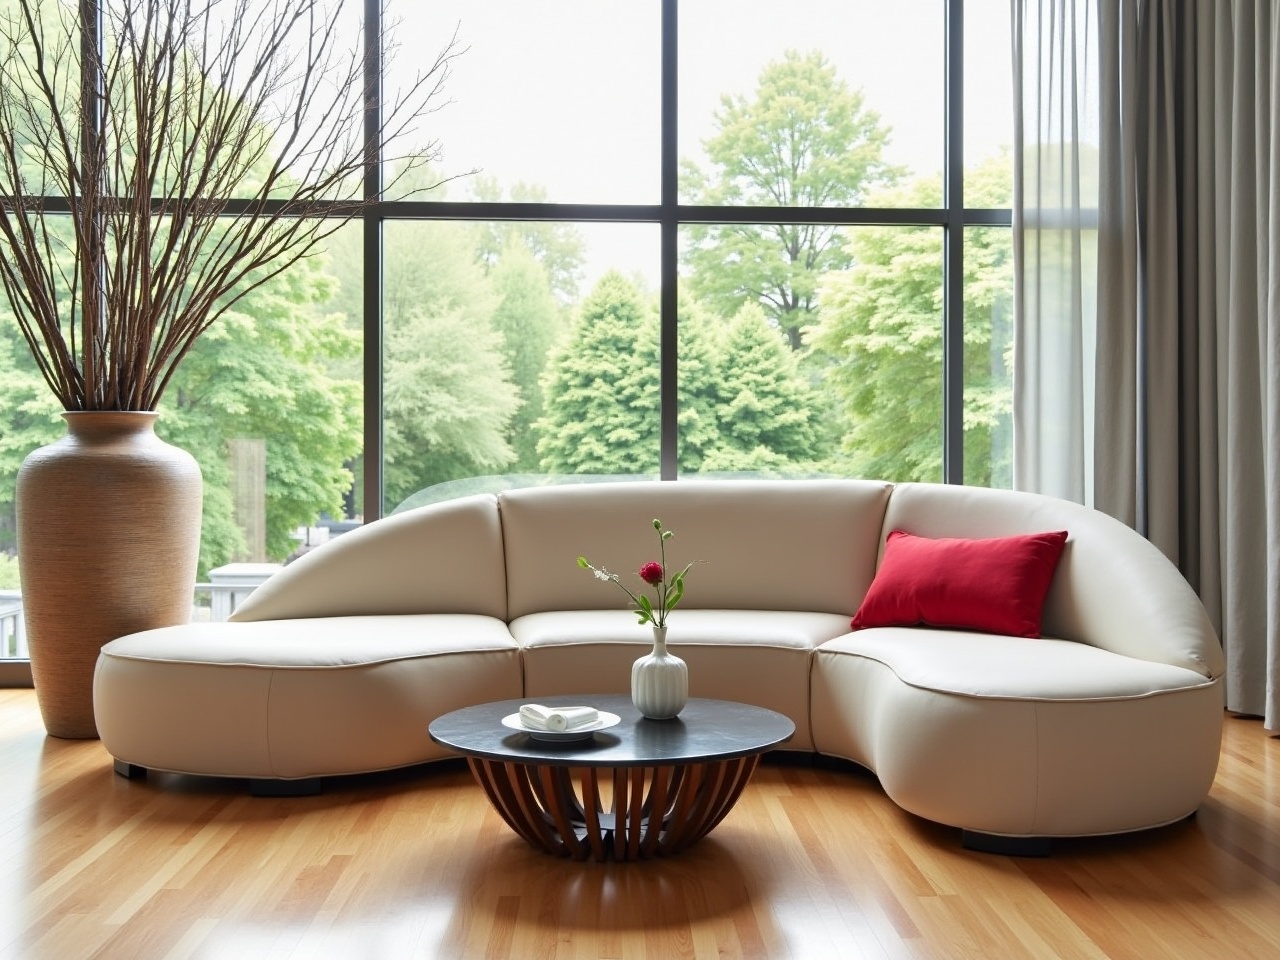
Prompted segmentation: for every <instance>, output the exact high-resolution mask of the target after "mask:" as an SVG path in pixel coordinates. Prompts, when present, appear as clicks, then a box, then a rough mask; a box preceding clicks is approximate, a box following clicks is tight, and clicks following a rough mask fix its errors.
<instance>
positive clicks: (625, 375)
mask: <svg viewBox="0 0 1280 960" xmlns="http://www.w3.org/2000/svg"><path fill="white" fill-rule="evenodd" d="M658 361H659V357H658V322H657V316H656V314H655V312H654V310H653V309H652V308H651V307H649V306H647V305H646V304H645V303H644V301H643V299H642V297H641V295H640V292H639V291H638V290H637V289H636V287H635V285H634V284H633V283H631V281H629V280H627V279H626V278H625V277H623V276H622V274H620V273H618V272H617V271H610V272H609V273H606V274H605V275H604V276H603V277H601V278H600V280H599V282H598V283H597V284H596V286H595V289H594V290H592V292H591V294H590V295H589V296H588V297H587V299H586V300H585V301H584V302H583V304H582V308H581V310H580V312H579V315H578V317H577V319H576V320H575V322H574V323H573V325H572V327H571V329H570V330H569V332H568V336H566V337H564V338H562V339H561V341H560V343H559V344H558V346H557V347H556V348H555V349H553V351H552V355H551V357H550V358H549V360H548V365H547V373H546V375H545V377H544V380H543V396H544V397H545V403H546V413H545V414H544V416H543V417H542V419H540V420H539V421H538V422H537V424H536V430H537V433H538V454H539V456H540V457H541V463H542V469H543V470H545V471H548V472H550V473H604V474H617V473H650V474H651V473H656V472H657V470H658V461H659V426H660V424H659V415H660V409H659V408H660V398H659V365H658Z"/></svg>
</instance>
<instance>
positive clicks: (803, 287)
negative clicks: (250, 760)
mask: <svg viewBox="0 0 1280 960" xmlns="http://www.w3.org/2000/svg"><path fill="white" fill-rule="evenodd" d="M715 123H716V127H717V132H716V133H715V135H713V136H712V137H711V138H710V139H709V140H707V141H706V143H705V144H704V147H705V149H706V153H707V158H708V160H709V161H710V164H711V170H710V171H709V172H704V171H702V170H700V169H698V168H697V166H696V165H694V164H693V163H691V162H689V161H685V162H684V164H683V171H682V178H681V179H682V191H683V193H684V195H685V196H686V197H687V198H688V201H689V202H691V203H698V204H713V205H724V206H775V207H776V206H794V207H823V206H856V205H858V204H861V203H864V202H865V201H866V198H867V196H868V195H869V193H870V192H871V191H872V190H875V189H877V188H879V187H882V186H884V185H886V184H889V183H892V182H893V181H894V180H895V179H896V178H897V176H898V175H899V171H897V170H896V169H895V168H894V167H892V166H890V165H889V164H888V163H886V162H885V160H884V158H883V152H884V148H885V145H886V144H887V143H888V140H889V130H888V128H887V127H886V126H885V125H884V124H883V123H882V122H881V119H880V116H879V115H878V114H877V113H875V111H873V110H870V109H869V108H868V107H867V105H866V102H865V98H864V97H863V94H862V92H861V91H858V90H850V89H849V87H848V86H847V85H846V84H845V83H844V81H842V80H840V78H839V77H838V76H837V75H836V71H835V68H834V67H833V66H831V65H830V64H829V63H828V62H827V60H826V59H825V58H824V57H823V56H822V55H821V54H820V53H817V52H813V53H808V54H800V53H797V52H796V51H788V52H787V53H786V54H785V55H784V56H783V57H782V59H781V60H776V61H773V62H772V63H770V64H768V65H767V66H766V67H765V68H764V70H763V71H762V73H761V75H760V79H759V83H758V85H757V87H756V91H755V94H754V96H753V97H752V98H751V99H748V98H746V97H744V96H741V95H737V96H730V95H725V96H723V97H721V101H720V107H719V109H718V110H717V111H716V114H715ZM688 236H689V246H688V248H687V250H686V253H685V255H684V258H685V263H686V265H687V266H688V267H690V268H691V276H690V286H691V289H692V292H693V294H694V295H695V296H696V297H698V298H699V299H701V300H703V301H704V302H706V303H707V304H708V305H709V306H711V307H712V308H714V309H715V310H716V311H717V312H719V313H720V314H721V315H723V316H732V315H733V314H734V313H735V312H736V311H737V309H738V307H740V306H741V305H742V304H744V303H758V304H759V305H760V306H761V308H762V309H763V310H764V311H765V315H766V316H767V317H768V318H769V319H770V321H771V322H773V323H774V324H775V325H776V326H777V327H778V329H779V330H782V331H783V332H784V333H785V334H786V337H787V341H788V343H789V344H790V345H791V347H792V349H796V350H798V349H800V347H801V346H802V345H803V336H804V334H803V331H804V328H805V326H807V325H808V324H809V323H810V322H811V319H812V315H813V311H814V307H815V302H816V295H817V280H818V277H819V276H820V275H821V274H822V273H825V272H827V271H830V270H840V269H844V268H845V267H847V266H848V265H849V254H848V251H847V250H846V249H845V248H844V246H843V245H842V244H841V243H839V242H838V231H837V229H836V228H835V227H833V226H830V225H827V224H768V225H752V224H734V225H728V226H715V225H706V224H695V225H693V226H691V227H689V228H688Z"/></svg>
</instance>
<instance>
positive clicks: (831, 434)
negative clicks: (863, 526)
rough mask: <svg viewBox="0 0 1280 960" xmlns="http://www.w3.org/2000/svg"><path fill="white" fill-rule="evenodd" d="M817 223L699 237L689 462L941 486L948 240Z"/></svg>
mask: <svg viewBox="0 0 1280 960" xmlns="http://www.w3.org/2000/svg"><path fill="white" fill-rule="evenodd" d="M812 229H814V228H812V227H807V226H804V225H794V224H792V225H785V226H774V225H757V226H750V227H740V226H736V225H735V226H731V227H713V228H707V227H689V228H686V230H685V231H684V234H683V237H682V239H683V240H684V241H685V248H684V249H685V258H684V259H685V271H686V272H685V278H684V283H683V284H682V288H681V303H680V363H679V368H678V369H679V381H680V414H679V416H680V465H681V469H682V470H684V471H688V472H723V471H748V472H767V473H774V474H807V475H811V474H814V473H823V472H830V473H835V474H839V475H844V476H859V477H870V478H877V479H888V480H898V481H901V480H932V481H937V480H941V479H942V231H941V230H939V229H937V228H924V227H849V228H840V229H838V230H834V231H833V232H832V234H831V236H830V237H828V238H827V239H826V241H825V242H824V243H823V244H818V243H817V242H816V241H815V240H814V238H813V236H812V235H809V234H808V233H807V231H809V230H812ZM824 229H829V228H824ZM797 238H807V239H804V240H802V242H799V243H797ZM819 245H822V246H825V247H826V248H827V249H828V250H829V252H830V255H829V256H828V257H827V258H826V259H824V260H821V261H819V262H815V263H814V264H813V265H811V268H809V269H806V268H805V266H804V262H803V261H796V262H792V261H790V260H789V259H788V258H787V257H786V256H785V251H786V250H788V249H793V248H796V247H799V248H806V246H819ZM715 250H720V251H721V255H720V257H719V258H718V259H717V257H715V256H712V255H711V252H712V251H715ZM735 250H736V251H738V252H734V251H735ZM779 258H780V259H781V261H782V262H783V263H785V264H787V265H788V267H789V269H790V272H789V273H788V274H787V276H788V277H789V280H788V282H787V283H785V284H780V283H778V282H777V281H776V279H775V280H769V279H762V278H761V269H762V268H761V267H760V266H759V265H764V266H765V267H767V266H768V264H769V263H770V262H771V261H776V260H778V259H779ZM718 264H721V265H723V266H718ZM744 264H745V266H743V265H744ZM730 265H733V266H734V269H729V266H730ZM734 284H736V285H734Z"/></svg>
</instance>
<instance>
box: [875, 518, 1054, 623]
mask: <svg viewBox="0 0 1280 960" xmlns="http://www.w3.org/2000/svg"><path fill="white" fill-rule="evenodd" d="M1066 540H1067V531H1065V530H1058V531H1054V532H1051V533H1032V534H1026V535H1022V536H1014V537H993V538H991V539H988V540H959V539H950V538H940V539H936V540H934V539H929V538H927V537H917V536H915V535H913V534H910V533H907V532H906V531H904V530H894V531H893V532H892V533H890V534H889V536H888V537H886V538H885V543H884V559H882V560H881V561H880V569H879V570H877V571H876V575H875V579H874V580H872V581H871V588H870V589H869V590H868V591H867V595H866V597H864V598H863V600H862V604H861V606H859V607H858V612H857V613H856V614H854V616H853V623H852V626H853V629H855V630H862V629H864V628H866V627H905V626H920V625H923V626H928V627H951V628H954V629H960V630H977V631H981V632H983V633H1001V634H1007V635H1009V636H1014V637H1031V638H1035V637H1039V636H1040V614H1041V610H1042V608H1043V607H1044V600H1045V597H1046V596H1047V595H1048V593H1049V584H1050V583H1051V582H1052V581H1053V573H1054V571H1055V570H1056V569H1057V568H1058V560H1059V559H1061V557H1062V548H1063V545H1064V544H1065V543H1066Z"/></svg>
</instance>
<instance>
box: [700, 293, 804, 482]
mask: <svg viewBox="0 0 1280 960" xmlns="http://www.w3.org/2000/svg"><path fill="white" fill-rule="evenodd" d="M716 374H717V375H716V377H715V385H716V393H717V396H716V407H715V417H716V422H717V425H718V442H717V449H716V453H715V455H714V456H713V457H711V458H710V460H709V462H708V465H706V468H707V469H717V470H759V469H779V468H785V467H787V466H792V465H800V464H812V463H813V462H814V461H818V460H821V459H822V457H823V456H824V450H823V449H822V446H821V443H820V440H821V437H820V434H819V430H818V427H817V419H818V412H819V410H820V406H819V399H818V396H817V392H816V391H815V390H814V389H813V388H812V387H811V386H810V385H809V382H808V381H807V380H806V379H805V377H804V375H803V374H802V373H801V371H800V365H799V361H798V359H797V357H796V354H795V353H794V352H793V351H792V350H790V349H789V348H788V346H787V344H786V342H785V341H784V340H783V338H782V336H781V335H780V334H779V333H778V331H777V330H776V329H775V328H774V327H772V326H771V325H770V324H769V322H768V320H767V319H766V317H765V315H764V311H763V310H762V309H761V308H760V307H759V305H757V304H754V303H749V304H745V305H743V307H742V308H741V309H740V310H739V311H738V313H737V315H736V316H735V317H734V318H733V320H732V321H731V322H730V324H729V326H728V329H727V330H726V331H725V334H724V338H723V340H722V342H721V344H720V357H719V363H718V365H717V371H716Z"/></svg>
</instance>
